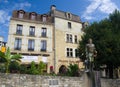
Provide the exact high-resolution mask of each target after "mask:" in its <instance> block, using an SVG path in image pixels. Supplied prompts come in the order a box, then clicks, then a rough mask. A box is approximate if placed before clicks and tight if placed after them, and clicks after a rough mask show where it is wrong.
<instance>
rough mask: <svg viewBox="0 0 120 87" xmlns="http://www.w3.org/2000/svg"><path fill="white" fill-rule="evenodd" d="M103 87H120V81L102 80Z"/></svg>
mask: <svg viewBox="0 0 120 87" xmlns="http://www.w3.org/2000/svg"><path fill="white" fill-rule="evenodd" d="M101 83H102V84H101V87H120V79H101Z"/></svg>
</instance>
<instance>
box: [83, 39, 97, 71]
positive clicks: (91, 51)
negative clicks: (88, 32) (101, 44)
mask: <svg viewBox="0 0 120 87" xmlns="http://www.w3.org/2000/svg"><path fill="white" fill-rule="evenodd" d="M85 51H86V60H85V64H86V65H85V68H86V72H88V71H89V70H92V69H93V66H94V65H93V62H94V58H95V57H96V55H97V51H96V50H95V45H94V44H93V43H92V39H91V38H90V39H89V41H88V44H86V49H85Z"/></svg>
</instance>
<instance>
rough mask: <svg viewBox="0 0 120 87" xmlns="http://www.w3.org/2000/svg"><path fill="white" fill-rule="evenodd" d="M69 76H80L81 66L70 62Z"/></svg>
mask: <svg viewBox="0 0 120 87" xmlns="http://www.w3.org/2000/svg"><path fill="white" fill-rule="evenodd" d="M67 75H68V76H79V67H78V65H77V64H70V65H69V66H68V70H67Z"/></svg>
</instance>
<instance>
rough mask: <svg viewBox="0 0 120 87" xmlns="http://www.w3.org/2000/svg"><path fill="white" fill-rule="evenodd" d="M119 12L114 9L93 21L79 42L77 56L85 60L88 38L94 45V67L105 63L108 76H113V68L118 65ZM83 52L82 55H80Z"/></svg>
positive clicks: (119, 42) (119, 56) (119, 60)
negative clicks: (95, 54) (95, 55)
mask: <svg viewBox="0 0 120 87" xmlns="http://www.w3.org/2000/svg"><path fill="white" fill-rule="evenodd" d="M119 23H120V12H119V11H117V10H115V11H114V12H113V13H112V14H110V15H109V18H106V19H103V20H101V21H100V22H94V23H92V24H91V25H90V26H89V27H87V28H86V29H85V35H84V36H83V37H82V41H80V42H79V47H78V50H79V56H80V58H81V59H83V61H84V60H85V58H86V57H85V56H86V55H85V45H86V43H87V41H88V39H89V38H92V39H93V43H94V44H95V46H96V50H97V51H98V53H97V58H96V59H95V68H96V69H99V68H100V66H101V65H107V69H108V70H109V77H110V78H113V70H114V69H115V68H118V67H119V66H120V38H119V37H120V24H119ZM82 54H83V55H82Z"/></svg>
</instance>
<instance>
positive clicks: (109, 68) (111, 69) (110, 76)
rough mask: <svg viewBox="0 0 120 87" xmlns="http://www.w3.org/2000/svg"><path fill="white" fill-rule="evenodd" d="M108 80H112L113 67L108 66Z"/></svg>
mask: <svg viewBox="0 0 120 87" xmlns="http://www.w3.org/2000/svg"><path fill="white" fill-rule="evenodd" d="M108 71H109V78H112V79H113V65H112V64H111V65H108Z"/></svg>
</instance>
